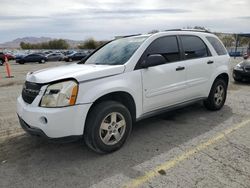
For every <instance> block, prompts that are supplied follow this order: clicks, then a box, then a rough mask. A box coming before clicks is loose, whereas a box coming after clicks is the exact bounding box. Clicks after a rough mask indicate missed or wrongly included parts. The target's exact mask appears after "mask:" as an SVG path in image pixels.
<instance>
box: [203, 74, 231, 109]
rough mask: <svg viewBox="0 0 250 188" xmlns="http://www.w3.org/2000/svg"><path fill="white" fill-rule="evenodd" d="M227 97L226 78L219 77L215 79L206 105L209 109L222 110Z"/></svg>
mask: <svg viewBox="0 0 250 188" xmlns="http://www.w3.org/2000/svg"><path fill="white" fill-rule="evenodd" d="M226 97H227V84H226V82H225V80H223V79H221V78H218V79H216V80H215V81H214V83H213V86H212V88H211V90H210V93H209V96H208V98H207V99H206V100H205V101H204V106H205V107H206V108H207V109H208V110H212V111H216V110H220V109H221V108H222V107H223V105H224V103H225V101H226Z"/></svg>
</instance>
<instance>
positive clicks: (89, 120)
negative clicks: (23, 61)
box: [17, 30, 229, 153]
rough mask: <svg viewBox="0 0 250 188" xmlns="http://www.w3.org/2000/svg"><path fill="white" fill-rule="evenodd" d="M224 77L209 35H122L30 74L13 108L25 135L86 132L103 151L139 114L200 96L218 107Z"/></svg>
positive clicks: (221, 51)
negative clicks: (72, 61) (78, 58)
mask: <svg viewBox="0 0 250 188" xmlns="http://www.w3.org/2000/svg"><path fill="white" fill-rule="evenodd" d="M228 75H229V56H228V53H227V51H226V49H225V47H224V46H223V44H222V43H221V42H220V41H219V39H218V38H217V37H216V36H215V35H213V34H211V33H207V32H198V31H183V30H176V31H165V32H160V33H156V34H151V35H138V36H130V37H124V38H120V39H117V40H114V41H111V42H109V43H107V44H106V45H104V46H102V47H101V48H99V49H98V50H96V51H94V52H93V53H92V54H91V55H89V56H88V57H87V58H85V59H83V60H82V61H81V62H79V63H76V64H72V65H66V66H61V67H55V68H50V69H45V70H41V71H37V72H30V73H28V74H27V78H26V82H25V84H24V88H23V90H22V95H21V96H20V97H19V98H18V100H17V113H18V116H19V119H20V124H21V126H22V127H23V129H24V130H26V131H27V132H29V133H30V134H33V135H39V136H44V137H46V138H48V139H58V138H63V139H65V138H79V137H83V138H84V140H85V142H86V144H87V145H88V146H89V147H90V148H91V149H93V150H94V151H96V152H101V153H108V152H112V151H115V150H117V149H119V148H120V147H121V146H122V145H123V144H124V142H125V141H126V139H127V138H128V136H129V134H130V132H131V129H132V124H133V122H136V121H138V120H141V119H143V118H146V117H149V116H153V115H155V114H158V113H161V112H165V111H167V110H170V109H173V108H177V107H182V106H184V105H187V104H190V103H193V102H197V101H201V100H202V101H204V105H205V107H206V108H208V109H209V110H219V109H221V108H222V106H223V105H224V102H225V100H226V94H227V85H228V81H229V76H228Z"/></svg>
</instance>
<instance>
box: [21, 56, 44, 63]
mask: <svg viewBox="0 0 250 188" xmlns="http://www.w3.org/2000/svg"><path fill="white" fill-rule="evenodd" d="M46 61H48V58H47V57H46V56H45V55H43V54H29V55H26V56H23V57H20V59H16V62H17V63H19V64H24V63H28V62H38V63H45V62H46Z"/></svg>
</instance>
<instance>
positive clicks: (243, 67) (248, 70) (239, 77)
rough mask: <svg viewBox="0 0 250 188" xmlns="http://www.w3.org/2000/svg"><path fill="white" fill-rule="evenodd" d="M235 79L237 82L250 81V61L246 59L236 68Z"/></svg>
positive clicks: (234, 71)
mask: <svg viewBox="0 0 250 188" xmlns="http://www.w3.org/2000/svg"><path fill="white" fill-rule="evenodd" d="M233 78H234V80H235V81H237V82H241V81H243V80H244V79H250V59H246V60H244V61H242V62H240V63H239V64H237V65H236V66H235V67H234V70H233Z"/></svg>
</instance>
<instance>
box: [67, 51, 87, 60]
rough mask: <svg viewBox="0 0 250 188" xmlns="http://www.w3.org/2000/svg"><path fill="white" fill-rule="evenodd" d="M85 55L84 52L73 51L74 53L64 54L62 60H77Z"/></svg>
mask: <svg viewBox="0 0 250 188" xmlns="http://www.w3.org/2000/svg"><path fill="white" fill-rule="evenodd" d="M86 56H87V54H86V53H84V52H75V53H72V54H70V55H67V56H65V57H64V61H66V62H71V61H79V60H81V59H83V58H84V57H86Z"/></svg>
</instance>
